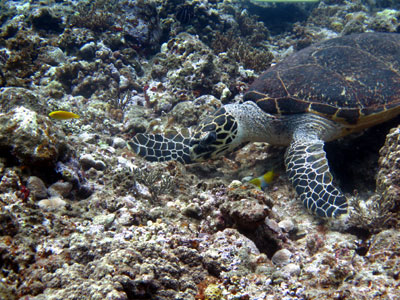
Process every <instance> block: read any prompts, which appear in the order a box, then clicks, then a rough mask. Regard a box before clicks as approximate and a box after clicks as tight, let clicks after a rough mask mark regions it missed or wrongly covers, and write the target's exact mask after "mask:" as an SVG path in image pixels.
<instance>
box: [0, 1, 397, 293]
mask: <svg viewBox="0 0 400 300" xmlns="http://www.w3.org/2000/svg"><path fill="white" fill-rule="evenodd" d="M399 9H400V7H399V4H398V1H394V0H392V1H390V0H374V1H373V0H368V1H359V0H357V1H347V0H321V1H319V2H318V3H314V4H312V5H306V4H302V3H297V4H290V5H286V4H285V5H280V4H265V3H264V4H261V3H259V2H257V3H255V2H253V1H251V2H250V1H241V0H230V1H215V0H210V1H199V0H167V1H164V0H152V1H144V0H124V1H114V0H113V1H106V0H96V1H81V0H77V1H70V0H67V1H28V2H26V1H19V0H16V1H0V203H1V205H0V266H1V269H2V272H0V298H1V299H13V300H14V299H33V300H42V299H43V300H44V299H46V300H48V299H83V298H85V299H115V300H117V299H118V300H122V299H126V300H133V299H149V300H150V299H152V300H163V299H165V300H167V299H168V300H169V299H185V300H195V299H198V300H211V299H213V300H216V299H218V300H222V299H224V300H234V299H235V300H237V299H260V300H261V299H264V300H266V299H268V300H269V299H372V298H381V299H397V298H398V290H399V272H400V270H399V262H400V258H399V251H400V250H399V243H398V241H399V238H400V237H399V234H398V232H397V230H398V227H399V218H400V216H399V211H400V210H399V207H400V200H399V199H400V192H399V191H400V182H399V178H400V174H399V155H400V146H399V145H400V142H399V141H400V127H399V126H398V121H395V122H394V123H392V124H388V125H386V127H382V128H378V129H377V130H376V131H375V132H374V133H371V131H369V132H367V133H366V138H365V139H364V140H361V139H359V138H357V137H355V138H354V139H352V141H353V142H349V141H348V140H340V141H338V142H337V143H336V144H330V145H327V152H328V155H332V156H335V155H336V160H335V159H332V162H333V166H332V170H334V172H335V173H337V174H338V176H335V177H337V178H338V180H339V181H340V183H341V184H342V183H343V186H346V183H347V181H351V182H350V183H351V185H352V186H353V181H355V180H353V179H351V180H348V178H353V177H357V178H358V179H357V180H358V181H357V182H358V183H357V185H356V186H357V189H358V193H355V192H354V191H353V190H347V189H345V192H346V193H348V194H349V196H350V198H353V202H352V213H351V215H350V216H349V218H348V219H346V220H336V221H335V222H336V223H338V224H336V223H334V222H333V224H331V223H328V222H325V221H324V220H320V219H316V218H314V217H313V216H310V215H309V214H308V213H307V212H306V211H305V210H304V209H303V207H302V205H301V203H299V201H298V199H297V198H296V193H295V191H294V190H293V189H292V187H291V186H290V184H289V182H288V181H287V179H286V176H285V171H284V166H283V165H282V161H283V155H284V149H283V148H281V147H272V146H270V145H266V144H263V143H253V144H250V145H247V146H245V147H244V148H242V149H241V150H239V151H237V152H236V153H233V154H231V155H229V156H227V157H224V158H223V159H221V160H217V161H208V162H205V163H197V164H192V165H187V166H184V165H181V164H179V163H176V162H165V163H159V164H154V163H153V164H152V163H148V162H146V161H143V160H142V159H141V158H139V157H138V156H136V155H135V154H134V153H133V152H132V151H131V150H130V149H129V148H128V147H127V144H128V142H129V140H130V139H131V138H132V137H133V136H134V135H135V134H136V133H138V132H153V133H162V132H163V133H167V134H175V133H176V132H177V131H178V132H181V133H182V134H184V135H188V134H190V131H191V127H192V126H195V125H196V124H197V123H198V121H199V120H200V119H203V118H204V117H205V116H206V115H209V114H210V113H212V112H213V111H214V110H215V109H216V108H219V107H220V106H221V105H223V104H225V103H228V102H240V101H242V95H243V93H244V92H245V90H246V89H247V87H248V85H249V84H250V83H251V82H252V81H253V80H254V78H255V77H256V76H257V75H259V74H260V73H261V72H263V71H264V70H266V69H267V68H269V66H270V65H271V64H274V63H276V62H278V61H280V60H281V59H282V58H284V57H285V56H287V55H289V54H291V53H292V52H293V51H296V50H299V49H302V48H304V47H307V46H308V45H310V44H311V43H314V42H317V41H321V40H325V39H328V38H331V37H335V36H340V35H345V34H350V33H352V32H365V31H385V32H399V11H398V10H399ZM54 110H66V111H70V112H73V113H76V114H78V115H80V118H79V119H73V120H64V121H60V120H54V119H51V118H49V117H48V114H49V113H50V112H52V111H54ZM396 122H397V123H396ZM393 124H394V125H393ZM391 125H392V126H391ZM389 126H391V127H395V128H393V129H392V130H391V131H390V133H389V134H388V135H387V137H386V141H385V143H384V145H383V147H382V149H381V151H380V154H379V155H380V158H379V164H378V163H377V160H378V156H377V155H378V154H375V155H374V156H370V155H369V154H368V153H367V152H368V151H369V150H368V149H370V148H371V147H370V146H371V144H372V143H373V144H377V145H376V146H375V148H376V147H381V145H378V144H380V143H381V142H382V144H383V141H384V133H385V132H386V130H387V128H389ZM338 145H342V147H343V148H337V146H338ZM346 147H347V148H346ZM337 149H340V151H337ZM356 150H357V151H356ZM338 152H339V153H338ZM343 152H352V155H353V156H350V158H347V159H346V160H345V164H346V165H345V168H344V167H343V161H342V159H343V156H344V153H343ZM363 153H364V154H365V153H367V154H365V155H362V154H363ZM354 156H357V159H355V158H354ZM361 157H365V160H362V158H361ZM341 169H346V172H347V171H348V172H353V177H346V176H341V175H342V173H341V172H340V170H341ZM268 170H274V172H275V173H276V174H277V176H276V178H275V179H274V180H273V181H272V183H271V184H270V185H269V187H268V188H267V189H266V191H265V192H262V191H260V190H258V189H257V188H256V187H254V186H253V185H251V184H249V183H246V181H247V180H248V178H254V177H257V176H259V175H260V174H264V173H265V172H266V171H268ZM375 177H376V189H375V185H374V182H375ZM371 182H372V183H371ZM350 183H349V185H350ZM374 192H375V193H374Z"/></svg>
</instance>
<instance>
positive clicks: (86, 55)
mask: <svg viewBox="0 0 400 300" xmlns="http://www.w3.org/2000/svg"><path fill="white" fill-rule="evenodd" d="M78 54H79V56H80V57H81V58H82V59H84V60H88V61H90V60H92V59H93V58H94V57H95V54H96V44H95V43H94V42H90V43H87V44H85V45H83V46H82V47H81V48H80V49H79V52H78Z"/></svg>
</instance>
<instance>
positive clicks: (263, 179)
mask: <svg viewBox="0 0 400 300" xmlns="http://www.w3.org/2000/svg"><path fill="white" fill-rule="evenodd" d="M275 176H276V174H275V172H274V171H273V170H271V171H268V172H267V173H265V174H264V175H261V176H260V177H256V178H253V179H252V180H250V181H249V182H250V183H252V184H254V185H255V186H257V187H258V188H259V189H260V190H262V191H264V190H265V189H266V188H267V187H268V185H269V184H270V183H271V182H272V181H273V180H274V178H275Z"/></svg>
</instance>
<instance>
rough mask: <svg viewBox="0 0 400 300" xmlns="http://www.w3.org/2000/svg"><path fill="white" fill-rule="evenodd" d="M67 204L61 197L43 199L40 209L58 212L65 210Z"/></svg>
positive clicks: (40, 202)
mask: <svg viewBox="0 0 400 300" xmlns="http://www.w3.org/2000/svg"><path fill="white" fill-rule="evenodd" d="M66 204H67V202H65V201H64V200H63V199H61V198H60V197H52V198H49V199H43V200H40V201H39V202H38V205H39V207H40V208H42V209H45V210H57V209H61V208H63V207H64V206H65V205H66Z"/></svg>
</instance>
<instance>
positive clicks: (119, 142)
mask: <svg viewBox="0 0 400 300" xmlns="http://www.w3.org/2000/svg"><path fill="white" fill-rule="evenodd" d="M112 145H113V146H114V147H115V148H120V149H122V148H124V147H125V146H126V141H125V140H124V139H123V138H120V137H115V138H114V139H113V140H112Z"/></svg>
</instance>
